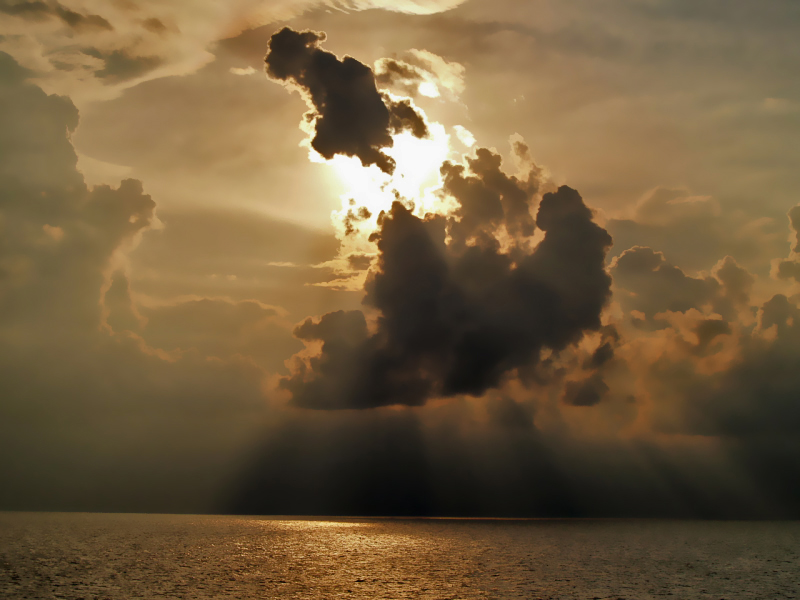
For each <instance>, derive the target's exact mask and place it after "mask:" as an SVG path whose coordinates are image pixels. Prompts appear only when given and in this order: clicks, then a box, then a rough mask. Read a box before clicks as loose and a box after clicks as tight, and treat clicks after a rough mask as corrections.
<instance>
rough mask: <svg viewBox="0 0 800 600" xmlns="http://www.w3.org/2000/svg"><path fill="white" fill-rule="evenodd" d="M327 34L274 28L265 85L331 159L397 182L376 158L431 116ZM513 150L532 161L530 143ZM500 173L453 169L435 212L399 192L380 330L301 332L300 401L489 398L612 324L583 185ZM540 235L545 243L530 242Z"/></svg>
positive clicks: (448, 169) (310, 328)
mask: <svg viewBox="0 0 800 600" xmlns="http://www.w3.org/2000/svg"><path fill="white" fill-rule="evenodd" d="M324 39H325V36H324V34H322V33H316V32H312V31H304V32H296V31H293V30H291V29H283V30H281V31H280V32H278V33H276V34H275V35H274V36H273V37H272V40H271V41H270V50H269V53H268V54H267V57H266V63H267V71H268V74H269V75H270V76H271V77H273V78H274V79H277V80H280V81H291V82H293V84H294V85H297V86H299V87H300V88H301V89H302V90H303V91H304V93H306V94H307V96H308V98H309V101H310V103H311V104H312V105H313V107H314V110H313V111H312V113H310V114H309V115H308V116H307V118H308V119H309V120H310V122H313V123H314V124H315V137H314V139H313V141H312V146H313V147H314V148H315V149H317V150H318V151H319V152H320V154H322V155H323V156H325V157H328V158H331V157H333V155H334V154H348V155H352V156H357V157H358V158H359V159H360V160H361V163H362V164H363V165H364V166H368V165H371V164H377V165H378V166H379V167H381V169H382V170H384V171H385V172H387V173H389V172H391V170H392V169H393V167H394V164H393V163H392V162H391V158H390V157H388V156H385V155H384V154H383V153H382V152H381V148H385V147H388V146H391V145H392V137H391V136H392V134H395V133H399V132H400V131H401V130H404V129H408V130H410V131H411V132H412V133H413V134H414V135H415V136H417V137H422V136H423V135H425V134H426V131H427V129H426V127H425V121H424V118H423V117H422V116H421V115H420V114H419V113H418V112H417V111H416V110H415V109H414V108H413V106H412V105H411V103H410V101H408V100H392V99H391V98H389V97H388V96H386V95H382V94H381V93H380V92H378V91H377V89H376V87H375V78H374V75H373V73H372V71H371V70H370V69H369V68H367V67H366V66H364V65H362V64H361V63H359V62H358V61H356V60H354V59H352V58H345V59H344V60H343V61H339V59H338V58H336V57H335V56H334V55H333V54H330V53H329V52H326V51H324V50H322V49H320V48H319V43H320V42H321V41H322V40H324ZM515 149H516V152H517V155H518V158H519V159H520V160H521V161H522V162H523V163H525V164H528V163H530V161H529V157H527V148H525V147H524V145H523V144H522V143H521V142H517V144H516V147H515ZM501 167H502V159H501V157H500V155H498V154H497V153H495V152H493V151H491V150H489V149H486V148H480V149H478V150H477V151H476V154H475V156H474V157H466V158H465V162H464V164H461V163H453V162H450V161H445V162H444V163H443V164H442V165H441V168H440V175H441V179H440V182H441V185H440V188H439V190H438V192H437V193H438V198H439V203H438V204H437V205H435V206H433V207H432V208H431V210H430V211H428V210H426V211H418V210H417V205H416V203H417V202H418V201H419V199H416V198H411V199H407V198H403V196H402V195H401V194H400V193H399V192H395V197H396V200H395V201H394V202H393V203H392V204H391V206H390V207H389V206H387V210H385V211H383V212H382V213H381V214H380V215H379V216H378V219H377V222H376V228H375V230H374V232H373V233H372V235H371V236H370V242H372V243H373V244H374V245H375V249H376V251H377V264H376V266H375V268H374V269H373V270H372V271H371V272H370V273H369V275H368V277H367V280H366V284H365V297H364V304H365V305H366V306H367V307H368V308H369V309H370V310H368V311H367V313H368V314H370V315H373V314H374V315H375V316H376V318H375V321H374V323H370V324H368V319H367V316H366V315H365V314H364V313H363V312H361V311H350V312H342V311H339V312H334V313H329V314H326V315H324V316H322V317H321V318H320V319H318V320H314V319H308V320H306V321H305V322H304V323H303V324H301V325H300V326H299V327H298V328H297V329H296V331H295V335H296V336H297V337H298V338H300V339H302V340H304V341H305V342H307V343H308V344H309V346H313V345H315V344H316V345H319V344H320V342H321V351H320V353H319V354H318V355H316V356H312V357H311V358H309V359H307V360H304V359H301V358H299V357H298V360H297V361H296V369H295V372H294V373H293V375H292V376H290V377H287V378H284V380H283V382H282V385H283V387H284V388H285V389H288V390H289V391H290V392H291V394H292V397H293V401H294V403H295V404H296V405H299V406H303V407H307V408H317V409H345V408H372V407H377V406H386V405H398V404H399V405H410V406H418V405H422V404H424V403H425V402H426V401H427V400H429V399H431V398H437V397H448V396H456V395H462V394H466V395H472V396H480V395H482V394H483V393H484V392H486V391H487V390H489V389H492V388H496V387H499V386H500V385H501V384H502V382H503V380H504V377H505V376H506V375H510V374H512V373H513V371H514V370H515V369H518V368H526V369H527V368H531V367H533V366H535V365H536V364H537V363H538V361H539V360H540V357H541V355H542V352H543V351H545V350H549V351H555V352H558V351H561V350H563V349H564V348H566V347H567V346H569V345H571V344H574V343H576V342H578V341H579V340H580V339H581V338H582V337H583V334H584V332H587V331H594V330H598V329H599V328H600V327H601V319H600V313H601V311H602V309H603V307H604V306H605V304H606V301H607V300H608V298H609V295H610V287H611V278H610V277H609V275H608V274H607V273H606V271H605V268H604V261H605V256H606V251H607V249H608V248H609V247H610V246H611V237H610V236H609V235H608V233H607V232H606V231H605V230H604V229H603V228H601V227H600V226H598V225H597V224H596V223H594V222H593V220H592V217H593V215H592V211H591V210H590V209H589V208H587V207H586V205H585V204H584V202H583V200H582V198H581V196H580V195H579V194H578V192H576V191H575V190H573V189H571V188H569V187H566V186H562V187H560V188H558V190H557V191H552V192H549V193H546V194H544V195H543V196H540V195H539V188H540V186H541V183H542V182H541V170H540V169H538V168H537V167H536V166H535V165H532V164H529V167H530V168H529V172H528V173H527V174H525V175H523V176H520V177H517V176H511V175H508V174H506V173H505V172H504V171H503V169H502V168H501ZM386 185H389V186H391V185H392V181H391V180H389V182H388V183H387V184H386ZM537 201H538V211H537V213H536V217H535V219H534V217H533V210H534V209H535V208H536V202H537ZM445 206H446V207H447V208H444V207H445ZM537 227H538V229H540V230H541V232H543V237H542V239H541V240H540V241H539V243H538V244H534V241H533V240H534V238H533V237H532V236H533V234H534V233H535V231H536V228H537Z"/></svg>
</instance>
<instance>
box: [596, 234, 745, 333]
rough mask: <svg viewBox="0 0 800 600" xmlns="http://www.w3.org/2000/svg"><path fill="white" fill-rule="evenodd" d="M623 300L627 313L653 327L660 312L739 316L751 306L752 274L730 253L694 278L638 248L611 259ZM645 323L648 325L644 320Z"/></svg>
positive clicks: (657, 256) (617, 296) (613, 274)
mask: <svg viewBox="0 0 800 600" xmlns="http://www.w3.org/2000/svg"><path fill="white" fill-rule="evenodd" d="M610 270H611V274H612V276H613V278H614V284H615V287H616V288H617V290H618V294H617V295H616V296H615V298H616V299H617V300H619V302H620V304H621V305H622V307H623V309H624V310H625V312H627V313H632V312H634V311H635V312H638V313H641V314H642V315H643V316H644V317H645V319H646V320H647V321H649V322H650V325H653V319H655V318H657V315H658V314H659V313H665V312H686V311H688V310H690V309H698V310H701V311H702V310H709V311H712V312H715V313H717V314H720V315H723V316H724V317H725V318H734V316H735V314H736V311H737V310H739V309H742V308H744V307H746V306H747V303H748V301H749V299H750V290H751V288H752V286H753V282H754V278H753V276H752V275H751V274H750V273H749V272H748V271H747V270H746V269H744V268H743V267H741V266H740V265H738V264H737V263H736V261H735V260H733V258H731V257H730V256H726V257H725V258H724V259H722V260H721V261H719V262H718V263H717V264H716V265H715V266H714V268H713V269H712V272H711V275H705V276H701V277H691V276H689V275H687V274H686V273H684V272H683V271H682V270H681V269H679V268H678V267H676V266H674V265H672V264H670V263H669V262H668V261H667V259H666V257H665V256H664V254H663V253H661V252H656V251H654V250H653V249H652V248H646V247H642V246H634V247H633V248H630V249H628V250H625V251H624V252H623V253H622V254H620V255H619V256H618V257H617V258H615V259H614V260H613V262H612V263H611V269H610ZM642 324H644V323H642Z"/></svg>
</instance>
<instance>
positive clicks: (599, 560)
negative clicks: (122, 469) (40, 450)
mask: <svg viewBox="0 0 800 600" xmlns="http://www.w3.org/2000/svg"><path fill="white" fill-rule="evenodd" d="M798 565H800V523H704V522H679V521H676V522H648V521H641V522H637V521H632V522H625V521H620V522H615V521H607V522H593V521H585V522H570V521H541V522H502V521H491V522H487V521H476V522H471V521H440V520H430V521H403V520H389V519H375V520H365V521H361V522H358V521H355V520H353V519H343V520H331V519H285V518H278V519H269V518H265V519H259V518H253V517H197V516H190V515H187V516H180V515H92V514H64V515H58V514H28V515H21V514H10V513H0V598H3V599H4V600H5V599H6V598H8V599H9V600H13V599H16V598H28V599H31V598H63V599H65V600H79V599H84V600H85V599H87V598H102V599H108V600H128V599H130V598H148V599H149V598H183V599H186V598H191V599H192V600H212V599H213V600H256V599H258V600H261V599H266V598H280V599H281V600H322V599H324V600H334V599H336V600H339V599H341V600H344V599H347V600H384V599H385V600H412V599H413V600H454V599H457V600H484V599H493V600H506V599H511V598H520V599H523V598H524V599H526V600H527V599H536V598H557V599H559V600H573V599H579V598H580V599H585V598H594V597H597V598H625V599H626V600H630V599H632V598H637V599H651V598H657V597H666V596H672V597H676V598H681V599H682V600H704V599H705V598H709V597H714V598H737V599H751V600H756V599H758V600H773V599H774V598H786V597H798V596H800V587H798V582H800V567H798Z"/></svg>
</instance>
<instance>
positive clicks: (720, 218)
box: [608, 188, 780, 270]
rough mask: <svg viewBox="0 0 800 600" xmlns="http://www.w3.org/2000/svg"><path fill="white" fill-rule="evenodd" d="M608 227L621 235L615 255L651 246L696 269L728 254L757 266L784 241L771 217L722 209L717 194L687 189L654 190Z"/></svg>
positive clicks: (618, 236)
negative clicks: (713, 196)
mask: <svg viewBox="0 0 800 600" xmlns="http://www.w3.org/2000/svg"><path fill="white" fill-rule="evenodd" d="M608 230H609V231H610V232H611V234H612V235H613V236H614V239H615V240H616V243H615V248H614V251H613V252H612V255H613V256H616V255H619V253H621V252H623V251H625V250H627V249H628V248H631V247H633V246H649V247H652V248H657V249H659V250H660V251H662V252H664V253H665V254H666V255H667V256H669V257H670V259H671V260H672V261H673V262H674V263H675V264H676V265H679V266H680V267H682V268H687V269H694V270H701V269H709V268H710V267H711V266H712V265H713V264H714V263H715V262H716V261H717V259H718V257H719V256H720V255H726V254H727V255H730V256H732V257H734V258H735V259H736V260H737V261H739V262H740V263H742V264H744V265H746V266H747V267H748V268H750V269H753V268H756V267H758V266H760V265H762V264H763V263H764V262H765V261H768V260H769V259H770V257H771V256H774V255H775V253H776V252H777V251H778V248H779V247H780V244H779V239H780V236H779V234H778V232H777V227H776V223H774V222H773V220H772V219H768V218H756V217H754V216H753V215H751V214H745V213H743V212H742V211H737V210H733V209H732V208H728V209H726V210H723V206H722V205H721V204H720V203H719V202H718V201H717V200H716V199H715V198H712V197H709V196H696V195H693V194H691V193H690V192H689V191H688V190H685V189H671V188H656V189H654V190H651V191H650V192H648V193H647V194H645V195H644V196H643V197H642V198H640V199H639V201H638V202H637V203H636V204H635V206H634V207H633V209H632V210H631V211H629V214H628V215H627V216H626V217H625V218H622V217H615V218H612V219H610V220H609V222H608Z"/></svg>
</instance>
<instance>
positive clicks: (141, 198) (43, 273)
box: [0, 53, 299, 511]
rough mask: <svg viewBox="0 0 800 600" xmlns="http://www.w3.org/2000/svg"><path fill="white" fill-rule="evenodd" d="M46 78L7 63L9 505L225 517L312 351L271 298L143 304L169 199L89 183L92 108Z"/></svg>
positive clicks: (1, 251) (2, 154) (4, 205)
mask: <svg viewBox="0 0 800 600" xmlns="http://www.w3.org/2000/svg"><path fill="white" fill-rule="evenodd" d="M30 75H31V73H30V72H29V71H26V70H25V69H23V68H21V67H20V66H19V65H17V64H16V63H15V61H14V60H13V59H12V58H11V57H9V56H8V55H6V54H2V53H0V131H1V132H2V133H0V236H1V237H2V243H1V244H0V380H2V382H3V384H2V388H3V393H2V394H0V456H2V460H0V477H1V478H2V479H3V481H5V482H6V484H7V485H4V486H3V487H2V490H1V491H0V505H2V506H3V507H5V508H16V509H21V508H27V509H37V508H39V509H54V508H61V509H70V508H81V507H82V508H84V509H88V510H149V509H156V510H185V509H187V508H188V507H191V509H193V510H197V511H210V510H214V506H215V502H216V498H217V497H218V496H217V494H219V493H220V489H221V488H222V486H223V485H224V482H225V481H226V480H227V478H229V477H230V473H231V469H235V468H236V467H237V465H238V464H241V461H243V460H244V458H243V456H244V455H246V453H247V452H248V450H249V448H250V446H249V444H250V443H251V440H252V439H253V437H254V436H255V434H256V431H257V430H258V429H259V428H260V427H262V426H263V423H264V421H265V419H266V414H267V413H266V409H265V398H264V394H263V381H264V378H265V377H266V376H267V371H266V370H265V369H266V368H268V367H269V368H277V366H278V365H279V363H280V358H279V357H277V356H275V355H276V354H283V355H284V356H286V355H288V353H290V352H292V351H293V350H294V349H296V348H297V347H298V345H299V343H298V342H297V340H293V339H291V338H290V335H289V331H288V328H287V327H286V326H285V325H284V324H283V322H282V321H281V318H282V317H281V314H282V313H281V311H278V310H277V309H273V308H269V307H265V306H263V305H261V304H259V303H256V302H249V303H248V302H239V303H237V302H232V301H223V300H216V301H215V300H207V299H206V300H203V299H198V300H195V301H187V302H183V303H180V302H178V303H175V304H174V305H172V306H169V307H158V308H149V307H148V308H145V307H140V306H138V305H136V304H135V303H134V302H133V300H132V296H133V294H132V292H131V289H130V285H129V283H128V280H127V278H126V277H125V276H124V275H123V272H122V269H124V266H125V263H126V258H127V256H128V254H129V252H130V251H131V248H133V247H134V246H135V245H136V244H137V243H138V241H139V239H140V237H141V235H142V234H143V232H144V231H145V230H147V229H148V228H149V227H151V226H152V224H153V223H154V221H155V215H154V211H155V202H154V201H153V200H152V198H150V196H149V195H147V194H145V193H144V190H143V186H142V184H141V182H139V181H137V180H133V179H127V180H124V181H122V182H121V184H120V185H119V186H118V187H110V186H95V187H89V186H87V185H86V183H85V182H84V180H83V177H82V176H81V174H80V172H78V171H77V168H76V165H77V156H76V154H75V151H74V149H73V147H72V145H71V143H70V137H69V136H70V132H71V131H72V130H74V129H75V126H76V125H77V122H78V111H77V110H76V109H75V107H74V106H73V105H72V103H71V102H70V101H69V100H67V99H65V98H63V97H58V96H48V95H47V94H45V93H44V92H43V91H42V90H41V89H40V88H39V87H37V86H35V85H33V84H31V83H30V82H29V81H27V78H28V77H30ZM281 331H282V332H283V334H282V337H281V335H279V334H278V332H281ZM219 334H222V335H221V336H220V335H219ZM143 336H146V337H150V338H151V339H152V341H153V343H152V344H150V343H148V341H147V340H146V339H145V338H144V337H143ZM265 338H268V339H265ZM282 344H288V345H283V346H282ZM245 352H247V353H249V354H251V355H252V356H251V357H248V358H245V357H244V356H243V353H245Z"/></svg>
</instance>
